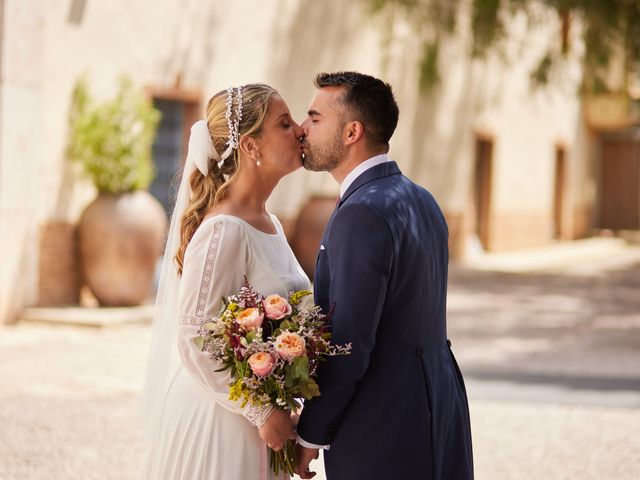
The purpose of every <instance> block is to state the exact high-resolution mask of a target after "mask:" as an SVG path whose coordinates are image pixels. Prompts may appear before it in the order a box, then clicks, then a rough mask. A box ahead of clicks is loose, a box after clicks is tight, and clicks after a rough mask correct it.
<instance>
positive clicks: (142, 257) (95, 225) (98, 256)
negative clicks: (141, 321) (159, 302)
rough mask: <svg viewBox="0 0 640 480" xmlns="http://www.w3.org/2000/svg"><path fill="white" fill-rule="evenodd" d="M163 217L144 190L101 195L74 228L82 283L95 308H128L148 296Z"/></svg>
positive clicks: (163, 227)
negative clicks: (89, 292) (85, 285)
mask: <svg viewBox="0 0 640 480" xmlns="http://www.w3.org/2000/svg"><path fill="white" fill-rule="evenodd" d="M166 229H167V216H166V214H165V212H164V210H163V208H162V206H161V205H160V203H159V202H158V201H157V200H156V199H155V198H153V197H152V196H151V195H150V194H149V193H148V192H146V191H144V190H136V191H133V192H127V193H119V194H109V193H100V194H99V195H98V197H97V198H96V199H95V200H94V201H93V202H92V203H91V204H89V206H88V207H87V208H86V210H85V211H84V213H83V214H82V217H81V218H80V222H79V225H78V237H79V238H78V240H79V247H80V257H81V263H82V272H83V277H84V281H85V282H86V284H87V285H88V286H89V288H90V289H91V292H92V293H93V294H94V296H95V297H96V299H97V300H98V302H100V305H103V306H112V307H115V306H133V305H139V304H141V303H142V302H143V301H144V300H145V299H146V298H147V297H148V296H149V294H150V290H151V285H152V282H153V277H154V271H155V266H156V262H157V260H158V256H159V255H160V252H161V251H162V248H163V243H164V240H165V237H166Z"/></svg>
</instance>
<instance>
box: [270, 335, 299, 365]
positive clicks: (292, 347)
mask: <svg viewBox="0 0 640 480" xmlns="http://www.w3.org/2000/svg"><path fill="white" fill-rule="evenodd" d="M275 349H276V352H278V355H280V357H282V358H284V359H285V360H291V359H292V358H296V357H300V356H301V355H303V354H304V352H305V342H304V338H302V337H301V336H300V335H298V334H297V333H293V332H282V333H281V334H280V335H278V336H277V337H276V344H275Z"/></svg>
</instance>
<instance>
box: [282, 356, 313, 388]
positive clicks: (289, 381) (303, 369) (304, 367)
mask: <svg viewBox="0 0 640 480" xmlns="http://www.w3.org/2000/svg"><path fill="white" fill-rule="evenodd" d="M308 378H309V359H308V358H307V356H306V355H304V356H302V357H297V358H296V359H294V360H293V362H291V365H289V366H288V367H287V370H286V373H285V377H284V384H285V386H286V387H287V388H291V387H293V386H294V385H295V384H296V383H297V382H298V381H299V380H306V379H308Z"/></svg>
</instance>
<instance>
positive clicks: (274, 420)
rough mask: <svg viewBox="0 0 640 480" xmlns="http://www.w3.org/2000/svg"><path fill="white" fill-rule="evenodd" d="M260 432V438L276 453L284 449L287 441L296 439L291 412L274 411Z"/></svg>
mask: <svg viewBox="0 0 640 480" xmlns="http://www.w3.org/2000/svg"><path fill="white" fill-rule="evenodd" d="M259 432H260V438H262V440H264V441H265V442H266V443H267V445H268V446H269V448H271V449H272V450H275V451H276V452H277V451H278V450H281V449H282V447H283V446H284V444H285V442H286V441H287V440H295V439H296V432H295V431H294V430H293V425H292V424H291V417H290V414H289V411H288V410H282V409H280V408H274V409H273V411H272V412H271V413H270V414H269V417H268V418H267V421H266V422H264V424H263V425H262V427H260V430H259Z"/></svg>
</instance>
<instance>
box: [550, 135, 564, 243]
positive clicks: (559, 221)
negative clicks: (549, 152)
mask: <svg viewBox="0 0 640 480" xmlns="http://www.w3.org/2000/svg"><path fill="white" fill-rule="evenodd" d="M566 177H567V154H566V150H565V149H564V148H563V147H560V146H558V147H556V155H555V175H554V186H553V236H554V237H555V238H563V234H564V221H563V218H564V211H565V203H566V199H565V197H566V187H565V185H566V182H567V179H566Z"/></svg>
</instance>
